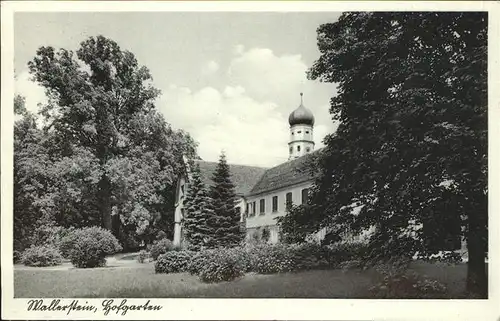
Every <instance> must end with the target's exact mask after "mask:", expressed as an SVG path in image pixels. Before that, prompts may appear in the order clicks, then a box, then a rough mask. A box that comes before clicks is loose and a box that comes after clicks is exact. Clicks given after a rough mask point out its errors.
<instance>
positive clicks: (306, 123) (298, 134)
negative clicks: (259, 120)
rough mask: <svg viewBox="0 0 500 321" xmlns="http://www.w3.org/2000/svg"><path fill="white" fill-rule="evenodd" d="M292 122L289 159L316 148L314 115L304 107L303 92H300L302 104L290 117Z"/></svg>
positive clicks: (290, 122) (289, 121)
mask: <svg viewBox="0 0 500 321" xmlns="http://www.w3.org/2000/svg"><path fill="white" fill-rule="evenodd" d="M288 123H289V124H290V142H289V143H288V149H289V153H288V159H289V160H291V159H295V158H298V157H300V156H302V155H305V154H308V153H310V152H312V151H313V150H314V140H313V128H314V116H313V114H312V112H311V111H310V110H309V109H307V108H306V107H304V103H303V94H302V93H300V106H299V107H298V108H297V109H295V110H294V111H292V113H291V114H290V116H289V117H288Z"/></svg>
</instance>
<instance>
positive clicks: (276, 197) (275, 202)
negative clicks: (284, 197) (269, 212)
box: [273, 196, 278, 213]
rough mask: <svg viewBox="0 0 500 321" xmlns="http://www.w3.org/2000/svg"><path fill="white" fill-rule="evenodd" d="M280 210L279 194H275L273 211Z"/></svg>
mask: <svg viewBox="0 0 500 321" xmlns="http://www.w3.org/2000/svg"><path fill="white" fill-rule="evenodd" d="M277 211H278V196H273V213H274V212H277Z"/></svg>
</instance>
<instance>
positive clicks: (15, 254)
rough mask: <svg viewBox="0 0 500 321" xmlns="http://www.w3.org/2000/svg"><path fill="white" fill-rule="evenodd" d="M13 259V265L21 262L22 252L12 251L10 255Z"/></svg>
mask: <svg viewBox="0 0 500 321" xmlns="http://www.w3.org/2000/svg"><path fill="white" fill-rule="evenodd" d="M12 256H13V259H14V264H17V263H20V262H22V259H23V252H21V251H17V250H14V252H13V253H12Z"/></svg>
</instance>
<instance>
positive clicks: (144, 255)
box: [137, 250, 149, 263]
mask: <svg viewBox="0 0 500 321" xmlns="http://www.w3.org/2000/svg"><path fill="white" fill-rule="evenodd" d="M148 258H149V253H148V252H147V251H146V250H141V251H140V252H139V255H138V256H137V262H139V263H145V262H146V260H147V259H148Z"/></svg>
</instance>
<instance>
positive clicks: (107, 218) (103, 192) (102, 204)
mask: <svg viewBox="0 0 500 321" xmlns="http://www.w3.org/2000/svg"><path fill="white" fill-rule="evenodd" d="M98 200H99V212H100V214H101V225H102V227H104V228H105V229H107V230H110V231H112V230H113V224H112V222H113V221H112V218H111V210H112V208H111V183H110V181H109V179H108V177H107V176H106V175H103V176H102V177H101V180H100V181H99V194H98Z"/></svg>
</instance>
